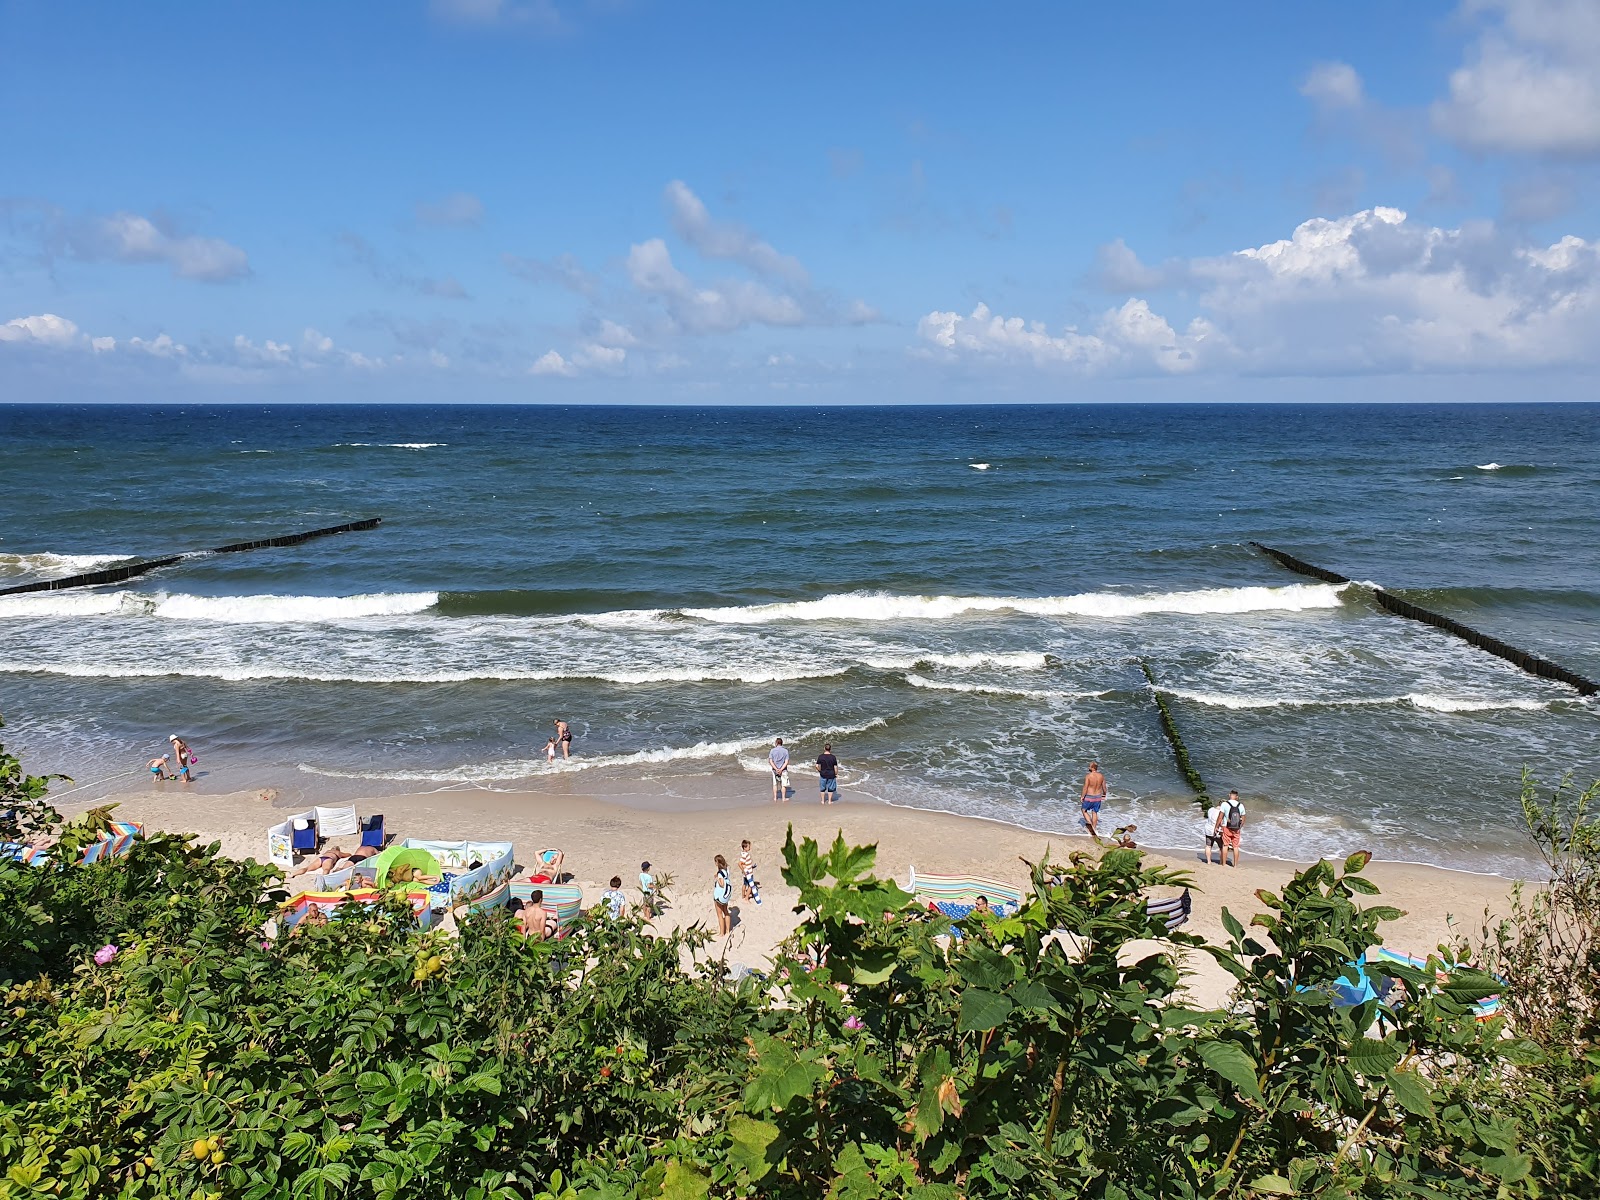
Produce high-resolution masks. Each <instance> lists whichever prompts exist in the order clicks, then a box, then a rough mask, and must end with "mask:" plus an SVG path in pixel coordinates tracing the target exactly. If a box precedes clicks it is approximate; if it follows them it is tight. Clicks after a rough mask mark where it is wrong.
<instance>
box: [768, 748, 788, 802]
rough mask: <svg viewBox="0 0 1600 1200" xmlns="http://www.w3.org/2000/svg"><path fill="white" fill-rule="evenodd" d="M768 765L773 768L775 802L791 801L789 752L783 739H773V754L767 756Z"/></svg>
mask: <svg viewBox="0 0 1600 1200" xmlns="http://www.w3.org/2000/svg"><path fill="white" fill-rule="evenodd" d="M767 765H768V766H769V767H771V768H772V798H773V800H783V801H787V800H788V799H789V751H788V750H786V749H785V748H784V745H783V739H782V738H774V739H773V741H772V753H770V754H768V755H767Z"/></svg>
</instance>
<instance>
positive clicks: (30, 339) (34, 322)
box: [0, 313, 89, 350]
mask: <svg viewBox="0 0 1600 1200" xmlns="http://www.w3.org/2000/svg"><path fill="white" fill-rule="evenodd" d="M0 342H11V343H15V344H22V345H29V346H48V347H50V348H51V349H53V350H71V349H81V348H83V347H85V346H88V345H89V339H88V338H86V337H85V336H84V334H83V331H82V330H80V329H79V328H78V326H77V325H76V323H74V322H72V321H69V320H67V319H66V318H65V317H58V316H56V314H55V313H40V314H39V315H38V316H35V317H15V318H13V319H12V320H9V321H7V322H6V323H5V324H4V325H0Z"/></svg>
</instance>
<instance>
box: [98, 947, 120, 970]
mask: <svg viewBox="0 0 1600 1200" xmlns="http://www.w3.org/2000/svg"><path fill="white" fill-rule="evenodd" d="M116 956H117V948H116V947H115V946H111V945H106V946H101V947H100V949H98V950H96V951H95V952H94V961H95V962H97V963H99V964H100V965H101V966H102V967H103V966H105V965H106V964H107V963H108V962H110V961H111V960H112V959H113V958H115V957H116Z"/></svg>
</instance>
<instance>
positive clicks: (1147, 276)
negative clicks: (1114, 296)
mask: <svg viewBox="0 0 1600 1200" xmlns="http://www.w3.org/2000/svg"><path fill="white" fill-rule="evenodd" d="M1094 257H1095V265H1094V269H1093V270H1092V271H1091V272H1090V278H1091V279H1092V280H1093V281H1094V283H1095V284H1096V285H1097V286H1099V287H1101V288H1104V289H1105V290H1106V291H1108V292H1139V291H1145V290H1147V289H1150V288H1159V287H1165V286H1166V285H1167V283H1168V282H1169V281H1168V279H1167V272H1166V271H1164V270H1163V269H1161V268H1160V267H1151V266H1146V265H1145V264H1144V263H1142V262H1140V261H1139V256H1138V255H1137V254H1135V253H1134V252H1133V251H1132V250H1130V249H1129V248H1128V243H1127V242H1125V241H1123V240H1122V239H1121V238H1118V239H1117V240H1116V241H1114V242H1108V243H1106V244H1105V245H1104V246H1101V247H1100V249H1099V250H1097V251H1095V256H1094Z"/></svg>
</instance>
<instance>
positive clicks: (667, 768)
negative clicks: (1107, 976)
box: [0, 404, 1600, 872]
mask: <svg viewBox="0 0 1600 1200" xmlns="http://www.w3.org/2000/svg"><path fill="white" fill-rule="evenodd" d="M0 472H3V476H4V478H5V480H6V486H5V488H4V489H3V491H0V586H4V585H5V584H7V583H14V582H22V581H28V580H38V579H43V578H50V577H59V576H61V575H65V574H69V573H72V572H74V571H82V570H88V569H93V568H94V567H96V566H104V565H107V564H116V563H120V562H125V561H127V560H129V559H130V558H131V557H144V556H151V555H164V554H180V553H183V552H187V551H191V550H196V549H200V548H204V547H215V546H220V545H226V544H228V543H231V542H237V541H245V540H251V539H256V538H262V537H269V536H274V535H277V534H281V533H288V532H293V531H296V530H308V529H315V528H320V527H325V526H329V525H336V524H339V523H342V522H346V521H350V520H356V519H360V518H365V517H374V516H376V517H381V518H382V524H381V525H379V526H377V527H376V528H373V529H369V530H364V531H360V532H351V533H346V534H340V535H338V536H334V537H329V538H322V539H317V540H315V541H311V542H307V543H305V544H303V545H297V546H292V547H284V548H279V549H263V550H254V551H250V552H248V553H240V554H228V555H210V556H205V555H202V556H197V557H189V558H181V559H180V560H179V561H178V562H176V563H174V564H172V565H170V566H167V567H164V568H162V569H161V570H159V571H155V572H153V573H151V574H149V575H145V576H141V577H139V578H137V579H133V580H129V581H127V582H126V583H123V584H117V585H111V586H105V587H99V588H92V589H87V590H73V591H67V592H59V593H43V594H33V595H19V596H10V597H5V596H0V699H3V701H4V704H5V712H6V718H7V723H8V734H9V735H10V737H8V742H14V743H16V745H17V746H18V748H19V749H20V750H22V751H23V752H24V753H25V754H26V755H27V758H28V761H29V762H30V763H32V764H35V765H36V768H37V769H39V770H52V771H54V770H60V771H66V772H68V773H70V774H72V775H73V776H74V779H75V781H76V782H75V787H76V788H78V790H77V791H76V793H75V796H76V797H77V798H79V799H82V800H83V801H84V802H85V803H87V802H90V801H92V800H94V799H96V798H98V797H100V796H103V795H109V794H112V793H113V792H115V791H117V790H120V789H124V788H126V787H129V786H135V785H138V784H139V779H138V771H137V768H138V766H139V764H140V763H142V762H143V761H145V760H146V759H148V758H149V757H150V756H151V755H152V754H155V753H159V752H161V751H163V750H165V749H166V748H167V743H166V738H167V735H168V734H169V733H170V732H173V731H177V732H179V733H180V734H181V735H182V736H184V737H185V738H186V739H187V740H188V741H189V742H190V743H191V744H192V745H193V746H194V747H195V748H196V749H197V750H198V751H199V753H200V756H201V763H200V766H199V767H198V769H197V774H198V778H197V781H196V783H195V785H193V786H194V787H195V789H196V791H197V792H199V793H206V792H218V791H225V790H237V789H242V788H247V787H248V788H257V789H259V788H265V787H279V788H280V789H281V790H282V791H283V793H284V794H285V795H299V794H305V791H306V790H309V791H310V792H311V793H312V794H313V795H314V798H315V799H316V801H317V802H318V803H323V804H328V805H336V804H341V803H350V802H353V801H355V800H357V799H360V800H363V801H370V800H372V799H373V798H377V797H381V796H383V795H384V794H385V793H387V792H395V791H425V792H434V791H442V790H448V789H458V788H493V789H502V790H506V791H514V790H517V789H521V788H525V787H528V786H530V785H537V786H539V787H541V788H555V789H557V790H560V789H568V788H570V789H572V790H574V791H579V792H587V791H601V792H620V793H627V794H633V795H642V796H646V797H647V798H648V799H649V802H650V803H653V804H664V805H668V806H670V805H672V804H684V805H687V804H691V803H696V802H701V801H703V799H704V798H705V797H707V796H713V797H718V798H719V799H729V798H731V799H739V798H744V799H747V800H748V801H749V802H751V803H756V802H760V801H761V800H762V799H763V797H764V796H765V795H766V794H767V792H768V790H769V784H768V783H767V776H766V773H765V772H766V768H765V763H764V759H765V754H766V750H767V748H768V747H770V745H771V741H772V739H773V738H774V737H775V736H782V737H783V738H784V739H785V742H786V744H787V745H788V746H789V747H790V749H791V750H792V752H793V761H794V766H793V769H792V771H791V782H792V784H793V786H794V788H795V791H796V796H797V797H798V798H800V799H814V797H815V788H816V779H815V774H814V769H813V768H812V766H811V764H812V763H813V762H814V760H815V759H816V757H817V755H818V754H819V753H820V752H821V749H822V743H823V742H824V741H829V742H831V743H832V744H833V748H834V751H835V753H836V754H837V755H838V758H839V761H840V763H841V771H840V785H839V786H840V796H841V797H842V802H843V803H847V804H848V803H862V802H874V801H887V802H890V803H895V804H907V805H916V806H923V807H932V808H941V809H947V810H950V811H955V812H961V813H968V814H972V815H976V816H983V817H992V818H995V819H999V820H1004V821H1011V822H1017V823H1021V824H1023V825H1026V826H1029V827H1032V828H1036V829H1040V830H1045V831H1056V830H1063V831H1065V830H1072V829H1076V828H1077V827H1078V824H1077V822H1078V814H1079V807H1078V804H1077V797H1078V793H1079V790H1080V787H1079V785H1080V783H1081V780H1082V776H1083V771H1084V769H1085V767H1086V766H1087V762H1088V760H1089V759H1090V758H1097V759H1099V760H1100V762H1101V763H1102V765H1103V766H1104V767H1105V769H1106V773H1107V775H1108V777H1109V778H1110V781H1111V798H1110V800H1109V801H1108V803H1107V811H1106V813H1105V814H1104V815H1103V818H1102V825H1104V826H1105V827H1106V828H1112V827H1115V826H1119V825H1126V824H1129V823H1137V825H1138V829H1139V841H1140V842H1141V844H1147V845H1177V846H1189V845H1195V844H1197V836H1196V833H1195V829H1196V812H1195V809H1194V807H1193V804H1192V798H1191V795H1190V792H1189V788H1188V783H1187V782H1186V780H1185V778H1184V776H1183V775H1182V774H1180V773H1179V772H1178V770H1177V769H1176V766H1175V764H1174V761H1173V757H1172V752H1171V748H1170V746H1169V745H1168V743H1167V740H1166V739H1165V737H1164V736H1163V732H1162V729H1161V727H1160V724H1159V718H1158V713H1157V710H1156V707H1155V705H1154V703H1153V697H1152V693H1151V689H1150V685H1149V681H1148V679H1147V678H1146V676H1145V675H1144V673H1143V670H1142V667H1141V661H1142V662H1143V663H1145V664H1148V665H1149V667H1150V670H1151V675H1152V676H1153V677H1154V678H1155V679H1156V680H1157V683H1158V686H1159V687H1160V689H1161V695H1162V697H1163V699H1164V700H1165V702H1166V703H1167V706H1168V707H1169V709H1170V711H1171V713H1172V715H1173V718H1174V719H1175V721H1176V723H1177V725H1178V726H1179V727H1180V728H1181V730H1182V736H1183V740H1184V743H1185V745H1186V747H1187V750H1188V752H1189V755H1190V758H1191V761H1192V765H1193V766H1194V768H1195V769H1196V771H1197V772H1198V775H1199V776H1200V777H1201V778H1203V780H1204V782H1205V784H1206V785H1207V786H1208V787H1209V788H1210V789H1211V790H1212V791H1213V793H1214V794H1225V793H1226V789H1228V788H1231V787H1236V788H1238V789H1239V790H1240V791H1241V793H1242V794H1243V795H1244V797H1245V799H1246V803H1247V806H1248V808H1249V814H1250V815H1249V824H1248V828H1247V829H1246V831H1245V838H1244V841H1245V852H1246V853H1247V854H1249V853H1252V852H1255V853H1267V854H1279V855H1289V856H1295V857H1304V856H1309V855H1317V854H1341V853H1345V852H1348V851H1349V850H1351V849H1354V848H1370V849H1372V850H1374V851H1376V852H1378V853H1379V854H1381V855H1384V856H1386V857H1390V858H1402V859H1417V860H1424V861H1432V862H1438V863H1442V864H1445V865H1450V866H1459V867H1470V868H1477V869H1491V870H1502V871H1507V872H1518V871H1522V870H1526V869H1527V867H1528V855H1529V850H1528V848H1527V846H1526V843H1525V841H1524V840H1523V839H1522V836H1521V834H1520V833H1519V830H1518V821H1519V815H1518V812H1517V809H1516V805H1515V797H1516V795H1517V793H1518V791H1519V788H1520V776H1521V771H1522V768H1523V767H1524V766H1529V767H1532V768H1533V769H1534V770H1535V771H1537V772H1539V773H1540V774H1541V775H1543V776H1544V777H1546V778H1550V779H1554V778H1557V777H1559V776H1560V775H1561V774H1563V773H1564V772H1566V771H1569V770H1570V771H1573V772H1575V773H1576V774H1577V775H1578V776H1580V777H1586V778H1592V777H1594V776H1595V775H1600V709H1597V704H1596V701H1595V700H1593V699H1585V698H1584V697H1582V696H1580V695H1578V694H1577V693H1576V692H1575V691H1574V690H1573V689H1572V688H1570V687H1567V686H1565V685H1563V684H1560V683H1556V682H1552V681H1549V680H1541V679H1538V678H1535V677H1533V676H1531V675H1528V674H1527V673H1525V672H1523V671H1520V670H1518V669H1517V668H1516V667H1515V666H1513V665H1512V664H1510V663H1508V662H1505V661H1503V660H1500V659H1496V658H1493V657H1492V656H1490V655H1487V654H1485V653H1483V652H1482V651H1480V650H1477V649H1474V648H1473V647H1471V646H1468V645H1466V644H1464V643H1463V642H1461V641H1459V640H1457V639H1454V638H1452V637H1450V636H1449V635H1447V634H1445V633H1443V632H1441V631H1440V630H1437V629H1433V628H1430V627H1427V626H1424V625H1420V624H1418V623H1416V622H1413V621H1408V620H1404V619H1402V618H1399V617H1396V616H1394V615H1393V614H1392V613H1390V612H1387V611H1385V610H1384V609H1382V608H1381V607H1380V606H1379V605H1378V604H1376V603H1374V601H1373V594H1372V591H1371V588H1370V587H1369V586H1368V585H1378V586H1381V587H1382V588H1384V589H1385V590H1387V591H1389V592H1391V593H1393V594H1394V595H1396V596H1398V597H1400V598H1402V599H1404V600H1407V601H1409V602H1411V603H1414V604H1419V605H1422V606H1424V607H1426V608H1429V609H1432V610H1436V611H1438V612H1441V613H1443V614H1445V615H1447V616H1450V617H1452V618H1454V619H1456V620H1459V621H1462V622H1464V623H1466V624H1468V625H1471V626H1473V627H1474V628H1477V629H1480V630H1482V631H1484V632H1485V633H1488V634H1491V635H1494V636H1497V637H1500V638H1503V639H1504V640H1506V641H1508V642H1511V643H1513V644H1515V645H1517V646H1519V647H1522V648H1524V649H1526V650H1528V651H1530V652H1532V653H1535V654H1538V655H1542V656H1545V657H1547V658H1549V659H1551V660H1553V661H1556V662H1559V663H1561V664H1563V665H1565V666H1567V667H1570V668H1571V669H1573V670H1574V671H1577V672H1579V673H1581V674H1584V675H1587V676H1589V677H1591V678H1595V677H1600V557H1597V556H1596V554H1595V553H1594V547H1595V546H1596V545H1600V503H1597V498H1600V408H1597V407H1596V406H1593V405H1538V404H1526V405H1509V404H1508V405H1472V406H1468V405H1463V406H1448V405H1444V406H1404V405H1396V406H1364V405H1338V406H1303V405H1261V406H1253V407H1248V406H1229V405H1221V404H1219V405H1213V406H1139V405H1127V406H1115V405H1112V406H1060V407H1026V408H1023V407H1005V406H996V407H982V408H972V407H967V408H918V407H892V408H880V409H820V408H819V409H805V408H788V409H772V408H703V409H663V408H629V409H595V408H590V409H564V408H517V407H476V408H468V407H463V408H448V407H416V406H393V407H372V406H369V407H333V408H313V407H303V408H296V407H270V406H267V407H262V406H237V407H211V408H205V407H201V408H178V407H171V408H139V407H120V406H119V407H111V406H99V407H95V406H80V407H70V406H68V407H50V406H44V407H36V406H0ZM1252 540H1255V541H1260V542H1263V543H1265V544H1267V545H1270V546H1274V547H1278V548H1281V549H1283V550H1285V551H1286V552H1288V553H1291V554H1294V555H1298V556H1300V557H1302V558H1304V559H1306V560H1307V561H1310V562H1312V563H1316V564H1319V565H1321V566H1323V567H1326V568H1328V569H1330V570H1333V571H1336V572H1338V573H1339V574H1341V575H1343V576H1347V577H1348V578H1350V579H1351V580H1354V581H1355V582H1353V583H1350V584H1343V585H1341V584H1333V583H1325V582H1322V581H1320V580H1316V579H1308V578H1305V577H1303V576H1298V575H1294V574H1291V573H1290V572H1288V571H1286V570H1284V569H1283V568H1282V567H1281V566H1279V565H1278V564H1277V563H1275V562H1274V561H1272V560H1270V559H1268V558H1266V557H1265V556H1263V555H1262V554H1261V553H1259V552H1257V551H1256V550H1254V549H1253V548H1252V547H1251V546H1250V545H1249V543H1250V542H1251V541H1252ZM557 718H561V719H564V720H566V721H567V722H569V724H570V728H571V729H572V731H573V734H574V737H575V740H574V743H573V750H574V757H573V758H571V759H570V760H568V759H565V758H563V757H561V756H560V755H558V756H557V758H556V761H555V762H554V764H553V765H552V764H551V763H549V761H548V760H547V757H546V753H545V746H546V742H547V740H548V739H549V738H550V737H552V736H554V735H555V732H556V727H555V725H554V721H555V720H556V719H557ZM166 786H169V787H181V786H182V785H166ZM372 807H378V806H377V805H372ZM363 811H366V810H365V809H363ZM283 815H284V814H283V813H274V814H273V816H274V817H275V818H276V819H281V817H282V816H283Z"/></svg>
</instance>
